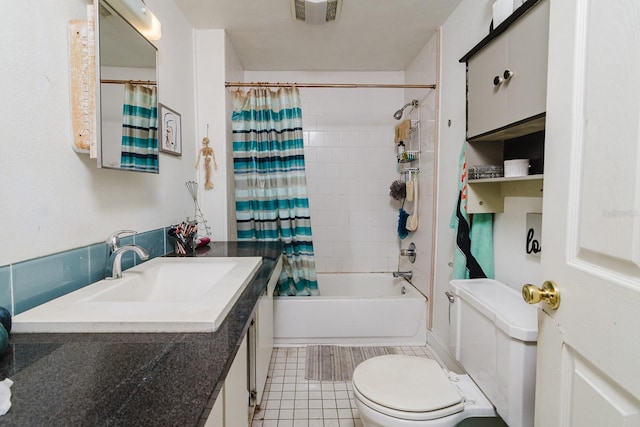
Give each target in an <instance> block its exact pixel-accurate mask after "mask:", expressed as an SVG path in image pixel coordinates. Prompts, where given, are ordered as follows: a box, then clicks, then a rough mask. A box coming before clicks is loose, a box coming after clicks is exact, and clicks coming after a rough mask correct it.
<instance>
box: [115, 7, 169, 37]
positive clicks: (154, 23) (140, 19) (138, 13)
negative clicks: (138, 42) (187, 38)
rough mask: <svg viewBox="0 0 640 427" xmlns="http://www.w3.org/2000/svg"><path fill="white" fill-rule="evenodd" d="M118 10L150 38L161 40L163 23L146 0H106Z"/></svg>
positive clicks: (141, 32)
mask: <svg viewBox="0 0 640 427" xmlns="http://www.w3.org/2000/svg"><path fill="white" fill-rule="evenodd" d="M106 2H107V3H108V4H109V6H111V7H112V8H113V9H114V10H115V11H116V12H118V13H119V14H120V16H122V17H123V18H124V19H125V20H127V21H128V22H129V23H131V25H133V26H134V27H135V29H136V30H138V31H139V32H140V34H142V35H143V36H145V37H146V38H147V39H149V40H160V37H162V29H161V24H160V21H159V20H158V18H156V16H155V15H154V14H153V12H151V9H149V8H148V7H147V5H146V4H145V3H144V0H106Z"/></svg>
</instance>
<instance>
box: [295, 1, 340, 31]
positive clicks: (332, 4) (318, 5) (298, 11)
mask: <svg viewBox="0 0 640 427" xmlns="http://www.w3.org/2000/svg"><path fill="white" fill-rule="evenodd" d="M341 8H342V0H291V15H292V16H293V18H294V19H296V20H298V21H304V22H306V23H307V24H313V25H318V24H326V23H327V22H331V21H335V20H336V18H337V17H338V14H339V13H340V9H341Z"/></svg>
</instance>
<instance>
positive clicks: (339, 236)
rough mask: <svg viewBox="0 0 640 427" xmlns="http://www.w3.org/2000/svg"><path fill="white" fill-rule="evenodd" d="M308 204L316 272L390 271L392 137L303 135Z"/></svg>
mask: <svg viewBox="0 0 640 427" xmlns="http://www.w3.org/2000/svg"><path fill="white" fill-rule="evenodd" d="M305 143H306V144H305V158H306V163H307V168H308V169H307V176H308V181H307V185H308V189H309V204H310V207H311V222H312V227H313V238H314V246H315V253H316V267H317V270H318V272H368V271H390V270H394V269H395V266H396V264H397V254H398V243H397V242H398V239H397V234H396V228H397V217H398V213H397V208H394V207H393V206H392V204H391V202H390V197H389V185H390V184H391V182H393V180H395V179H397V178H398V174H397V172H396V170H395V153H394V143H393V132H391V131H389V130H388V129H378V130H362V131H357V130H342V131H340V130H316V131H306V132H305Z"/></svg>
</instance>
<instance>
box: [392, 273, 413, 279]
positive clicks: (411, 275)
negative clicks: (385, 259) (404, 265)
mask: <svg viewBox="0 0 640 427" xmlns="http://www.w3.org/2000/svg"><path fill="white" fill-rule="evenodd" d="M393 277H403V278H405V279H407V280H411V277H413V273H412V272H411V271H394V272H393Z"/></svg>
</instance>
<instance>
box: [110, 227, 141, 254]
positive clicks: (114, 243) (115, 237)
mask: <svg viewBox="0 0 640 427" xmlns="http://www.w3.org/2000/svg"><path fill="white" fill-rule="evenodd" d="M137 233H138V232H137V231H135V230H118V231H114V232H113V233H111V234H110V235H109V237H107V240H105V243H106V244H107V245H109V249H111V252H113V251H115V250H116V249H118V248H119V247H120V236H121V235H123V234H137Z"/></svg>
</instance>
